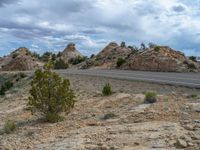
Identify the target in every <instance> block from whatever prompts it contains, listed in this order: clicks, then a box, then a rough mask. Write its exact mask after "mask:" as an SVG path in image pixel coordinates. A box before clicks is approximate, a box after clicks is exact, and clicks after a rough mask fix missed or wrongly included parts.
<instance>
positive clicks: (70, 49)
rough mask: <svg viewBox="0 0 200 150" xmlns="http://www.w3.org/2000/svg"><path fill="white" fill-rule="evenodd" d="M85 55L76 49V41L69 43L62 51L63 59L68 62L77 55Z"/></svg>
mask: <svg viewBox="0 0 200 150" xmlns="http://www.w3.org/2000/svg"><path fill="white" fill-rule="evenodd" d="M79 56H80V57H83V55H82V54H81V53H80V52H79V51H78V50H77V49H76V45H75V44H74V43H70V44H68V45H67V47H66V48H65V49H64V51H63V52H62V53H61V57H60V58H61V59H62V60H63V61H64V62H65V63H68V62H69V61H70V59H74V58H77V57H79Z"/></svg>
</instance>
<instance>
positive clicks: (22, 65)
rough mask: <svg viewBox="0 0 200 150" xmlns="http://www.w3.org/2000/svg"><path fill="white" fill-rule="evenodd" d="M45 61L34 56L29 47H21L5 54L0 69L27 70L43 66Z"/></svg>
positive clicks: (0, 62)
mask: <svg viewBox="0 0 200 150" xmlns="http://www.w3.org/2000/svg"><path fill="white" fill-rule="evenodd" d="M42 65H43V63H41V62H39V60H38V59H37V58H35V57H34V56H32V54H31V52H30V51H29V49H27V48H25V47H21V48H18V49H16V50H15V51H13V52H12V53H11V54H10V55H8V56H5V57H4V58H2V59H1V61H0V70H3V71H25V70H34V69H37V68H40V67H42Z"/></svg>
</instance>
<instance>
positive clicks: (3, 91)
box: [0, 85, 6, 96]
mask: <svg viewBox="0 0 200 150" xmlns="http://www.w3.org/2000/svg"><path fill="white" fill-rule="evenodd" d="M5 94H6V88H5V86H4V85H2V86H1V88H0V95H2V96H3V95H5Z"/></svg>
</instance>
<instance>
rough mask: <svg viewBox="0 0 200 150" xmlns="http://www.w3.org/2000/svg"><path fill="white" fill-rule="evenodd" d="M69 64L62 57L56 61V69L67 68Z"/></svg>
mask: <svg viewBox="0 0 200 150" xmlns="http://www.w3.org/2000/svg"><path fill="white" fill-rule="evenodd" d="M68 67H69V65H68V64H67V63H65V62H64V61H63V60H62V59H59V60H56V61H55V63H54V69H67V68H68Z"/></svg>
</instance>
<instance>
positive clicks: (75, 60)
mask: <svg viewBox="0 0 200 150" xmlns="http://www.w3.org/2000/svg"><path fill="white" fill-rule="evenodd" d="M86 59H87V57H81V56H77V57H76V58H72V59H70V60H69V63H70V64H72V65H77V64H80V63H81V62H84V61H85V60H86Z"/></svg>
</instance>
